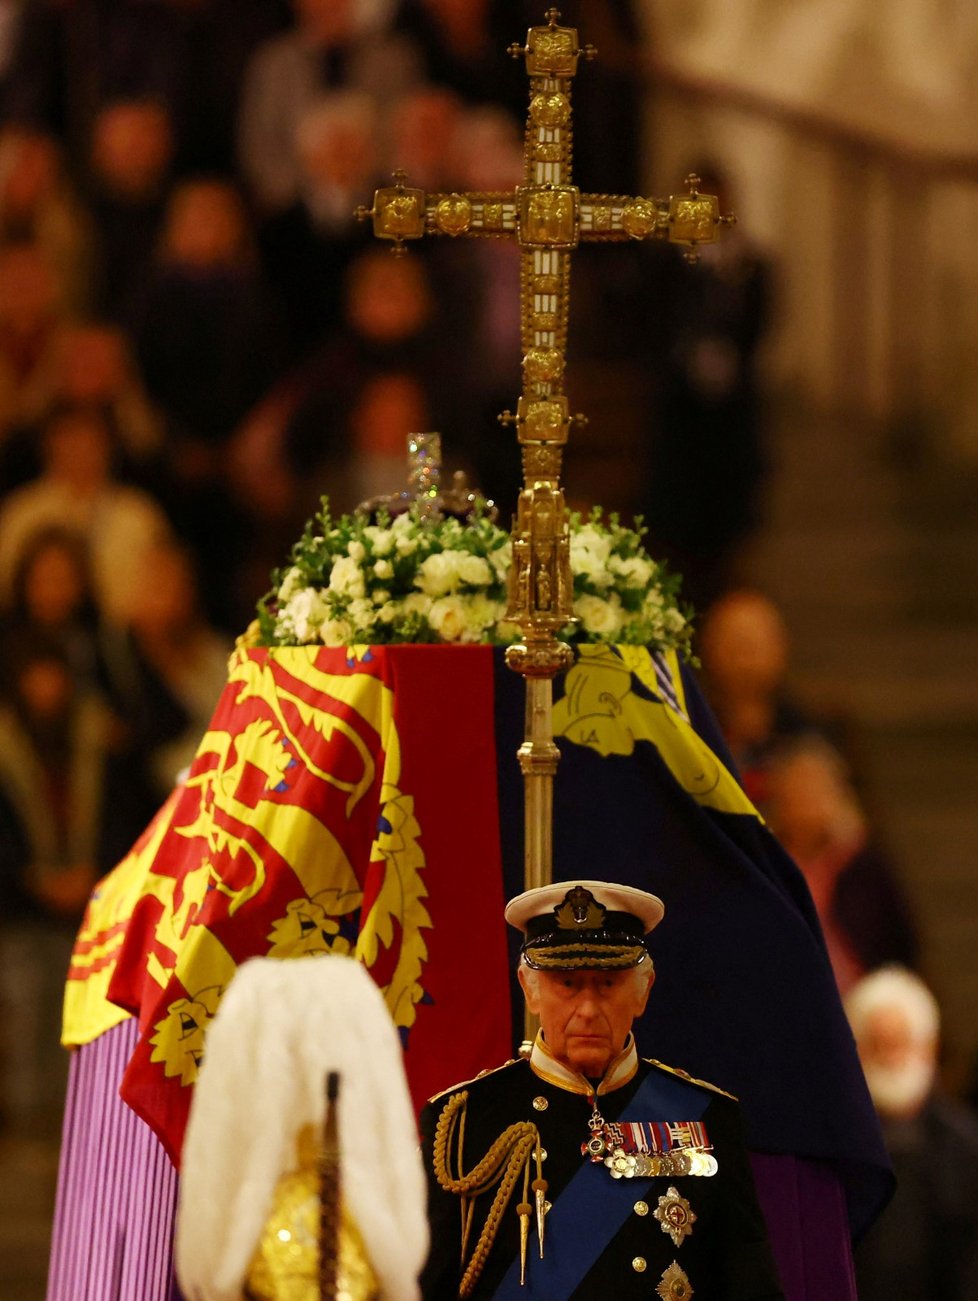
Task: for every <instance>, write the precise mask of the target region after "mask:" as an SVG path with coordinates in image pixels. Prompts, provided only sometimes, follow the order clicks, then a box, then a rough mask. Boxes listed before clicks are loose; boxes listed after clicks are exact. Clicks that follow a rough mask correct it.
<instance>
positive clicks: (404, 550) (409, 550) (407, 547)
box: [394, 515, 418, 556]
mask: <svg viewBox="0 0 978 1301" xmlns="http://www.w3.org/2000/svg"><path fill="white" fill-rule="evenodd" d="M402 518H403V519H406V518H407V516H406V515H405V516H402ZM394 546H395V548H396V550H397V554H398V555H399V556H413V555H414V553H415V551H417V549H418V539H417V538H414V537H411V536H410V535H409V534H406V533H400V534H399V535H398V536H397V537H396V538H395V539H394Z"/></svg>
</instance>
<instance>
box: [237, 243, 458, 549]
mask: <svg viewBox="0 0 978 1301" xmlns="http://www.w3.org/2000/svg"><path fill="white" fill-rule="evenodd" d="M344 291H345V292H344V316H343V319H342V321H341V322H339V323H338V324H337V326H336V328H335V329H334V330H333V331H332V332H331V333H330V334H329V335H327V337H326V338H325V340H324V341H323V343H322V344H321V346H320V347H319V348H318V349H317V350H316V352H315V353H314V354H313V355H312V356H311V357H309V358H308V360H307V361H306V362H305V364H304V365H302V366H300V367H298V368H296V369H295V370H294V371H293V372H292V373H291V374H290V375H289V376H288V377H287V378H286V379H285V380H284V381H282V382H281V383H280V384H279V385H277V386H276V388H275V389H274V390H273V391H272V392H271V393H270V394H268V395H267V396H266V397H265V398H264V399H263V401H262V402H261V403H260V404H259V406H258V407H257V408H256V409H255V410H254V411H253V412H252V413H251V414H250V415H249V417H248V419H247V421H246V422H245V423H244V425H243V426H242V428H241V430H240V431H239V436H238V438H237V440H236V443H235V448H234V479H235V482H236V484H237V489H238V492H239V493H240V494H241V496H242V498H243V500H245V501H247V502H248V503H249V509H251V510H252V511H253V512H255V513H257V514H259V515H260V516H261V518H262V520H263V523H264V526H265V527H266V529H268V530H269V535H272V534H275V535H277V536H281V535H282V533H283V532H286V525H285V521H286V520H288V521H289V523H288V528H289V529H291V531H292V536H293V537H294V535H295V530H296V529H297V528H301V526H302V523H303V521H304V520H305V519H307V518H308V517H309V516H310V515H311V514H312V513H313V512H314V511H315V510H316V509H317V507H318V504H319V498H320V497H321V496H322V494H323V493H326V494H327V495H328V496H329V499H330V504H331V507H332V509H333V510H334V511H336V512H339V511H344V510H352V509H353V507H355V506H356V505H357V504H358V502H359V501H361V500H362V499H363V496H364V492H365V490H367V489H368V488H369V489H371V490H372V487H373V485H374V484H375V483H376V482H377V475H375V473H374V471H375V470H376V469H377V465H376V464H372V463H371V461H370V459H369V456H370V455H376V456H378V457H379V458H380V460H381V461H382V462H383V461H388V462H389V464H388V469H389V471H390V473H393V472H394V468H395V467H394V462H395V461H398V462H399V467H400V468H399V470H398V472H397V480H396V482H394V483H389V484H387V486H386V487H384V488H383V489H382V491H385V492H391V491H399V490H400V488H402V487H403V486H404V481H405V477H406V472H407V462H406V455H407V435H408V434H409V433H411V432H418V430H417V429H414V430H412V429H411V428H410V427H407V426H406V427H404V428H403V429H402V430H401V431H400V454H399V456H395V452H394V447H393V440H394V438H395V437H397V433H396V426H397V423H399V422H400V421H401V420H408V419H415V420H421V419H424V420H425V421H426V423H425V424H424V425H423V426H422V429H434V430H454V429H455V428H456V427H457V426H458V427H461V426H462V425H463V421H462V419H461V417H460V414H459V413H460V412H461V410H462V405H461V404H462V399H463V396H464V378H465V371H464V369H463V368H462V367H461V365H455V366H454V368H453V360H452V359H453V358H454V357H455V353H454V350H453V347H452V343H453V340H452V339H450V338H449V337H448V336H447V335H446V334H445V333H444V332H441V331H439V329H438V328H437V325H436V321H437V320H439V319H440V318H438V317H436V302H435V298H434V295H433V293H432V289H431V282H430V277H429V274H428V267H427V262H426V260H425V259H424V258H423V257H404V258H394V257H391V255H390V253H389V252H388V251H387V250H386V249H382V248H377V247H368V248H367V249H365V250H364V251H363V252H362V253H360V254H359V255H358V256H357V258H356V259H355V260H354V261H353V262H352V263H351V264H350V267H349V269H348V272H347V277H346V281H345V286H344ZM388 381H389V382H388ZM394 412H399V415H398V416H397V418H396V420H395V419H394V418H393V413H394ZM361 453H364V454H367V455H368V459H367V460H365V461H364V462H363V464H362V465H360V464H359V463H358V462H359V458H360V454H361ZM382 475H383V481H384V482H385V483H386V482H387V471H383V472H382ZM365 476H367V477H368V478H369V484H368V483H367V482H366V479H365ZM368 495H369V493H368ZM286 535H287V533H286ZM280 562H281V557H280V555H279V559H278V560H277V561H274V560H273V563H280Z"/></svg>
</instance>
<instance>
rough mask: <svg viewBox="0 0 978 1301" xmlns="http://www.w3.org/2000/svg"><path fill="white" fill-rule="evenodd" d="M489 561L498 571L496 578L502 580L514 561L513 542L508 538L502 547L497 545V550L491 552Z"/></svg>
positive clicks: (496, 571)
mask: <svg viewBox="0 0 978 1301" xmlns="http://www.w3.org/2000/svg"><path fill="white" fill-rule="evenodd" d="M489 563H490V565H492V567H493V569H494V570H495V573H496V578H497V579H498V580H499V581H500V582H502V581H503V580H504V579H505V578H506V575H507V574H508V573H509V567H510V565H511V564H512V563H513V544H512V542H511V541H509V540H508V539H507V541H506V542H504V543H503V545H502V546H501V547H496V549H495V551H490V552H489Z"/></svg>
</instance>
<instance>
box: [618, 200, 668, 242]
mask: <svg viewBox="0 0 978 1301" xmlns="http://www.w3.org/2000/svg"><path fill="white" fill-rule="evenodd" d="M658 221H659V209H658V208H657V207H656V205H655V204H654V203H653V202H652V200H651V199H633V200H632V201H631V203H626V204H625V207H624V208H623V209H622V214H621V224H622V229H623V230H624V231H625V233H626V234H627V235H631V237H632V239H646V238H647V237H648V236H649V235H651V234H652V232H653V231H654V230H655V228H656V225H657V224H658Z"/></svg>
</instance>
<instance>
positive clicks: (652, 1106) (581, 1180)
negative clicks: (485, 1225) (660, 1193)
mask: <svg viewBox="0 0 978 1301" xmlns="http://www.w3.org/2000/svg"><path fill="white" fill-rule="evenodd" d="M709 1102H710V1098H709V1096H708V1095H707V1094H706V1093H705V1092H704V1090H702V1089H697V1088H695V1087H691V1086H690V1085H689V1084H687V1083H686V1082H685V1081H684V1080H680V1079H677V1078H676V1077H675V1076H673V1075H668V1074H665V1073H663V1072H662V1071H657V1070H653V1072H652V1074H651V1075H649V1076H647V1077H646V1079H645V1081H644V1082H643V1084H642V1085H641V1087H640V1088H639V1090H638V1092H637V1093H636V1094H635V1096H634V1098H632V1100H631V1102H630V1103H629V1104H628V1106H627V1107H626V1108H625V1110H624V1111H623V1112H622V1114H621V1115H620V1116H619V1117H618V1118H617V1119H618V1121H628V1120H699V1118H700V1117H701V1116H702V1115H703V1112H704V1111H706V1108H707V1106H708V1105H709ZM598 1105H599V1108H600V1099H599V1100H598ZM651 1186H652V1180H651V1179H612V1177H611V1174H610V1172H609V1171H608V1170H607V1169H606V1168H605V1166H604V1164H602V1163H597V1164H596V1163H594V1162H591V1161H588V1160H587V1159H585V1158H582V1164H581V1168H580V1170H578V1172H577V1174H576V1175H574V1177H573V1179H571V1181H570V1183H569V1184H567V1186H566V1187H565V1188H564V1191H563V1192H562V1193H561V1194H560V1195H559V1197H558V1198H557V1200H556V1201H555V1202H554V1204H553V1208H552V1210H551V1211H550V1212H549V1213H548V1215H547V1223H546V1231H545V1232H546V1236H545V1238H544V1247H543V1249H544V1257H543V1260H541V1259H540V1246H539V1243H538V1242H537V1240H536V1235H535V1234H534V1235H531V1237H530V1242H529V1245H528V1248H527V1255H526V1284H525V1285H524V1286H522V1287H521V1286H520V1262H519V1258H518V1257H517V1259H516V1260H514V1261H513V1264H512V1265H511V1266H510V1268H509V1270H508V1271H507V1273H506V1276H505V1278H504V1279H503V1281H502V1282H501V1283H500V1285H499V1287H498V1288H497V1289H496V1292H495V1298H496V1301H565V1298H567V1297H569V1296H570V1295H571V1294H572V1293H573V1291H574V1289H575V1288H577V1287H579V1286H580V1284H581V1283H582V1281H583V1280H584V1279H585V1278H586V1277H587V1274H588V1272H589V1270H590V1269H591V1267H592V1265H594V1263H595V1261H596V1260H597V1259H598V1257H599V1256H600V1255H601V1253H602V1252H603V1251H604V1249H605V1248H606V1247H607V1246H608V1244H609V1243H610V1242H611V1240H612V1239H613V1238H614V1237H615V1236H616V1234H617V1233H618V1231H619V1229H620V1228H621V1227H622V1225H623V1224H624V1223H625V1221H626V1220H627V1219H628V1217H629V1215H631V1214H632V1213H633V1212H634V1208H635V1203H636V1202H637V1201H640V1200H641V1199H643V1198H644V1197H645V1194H646V1193H647V1192H648V1190H649V1188H650V1187H651Z"/></svg>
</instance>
